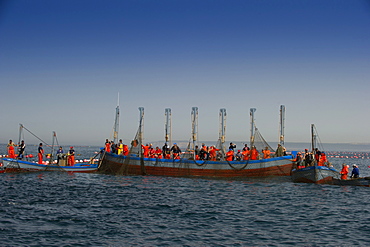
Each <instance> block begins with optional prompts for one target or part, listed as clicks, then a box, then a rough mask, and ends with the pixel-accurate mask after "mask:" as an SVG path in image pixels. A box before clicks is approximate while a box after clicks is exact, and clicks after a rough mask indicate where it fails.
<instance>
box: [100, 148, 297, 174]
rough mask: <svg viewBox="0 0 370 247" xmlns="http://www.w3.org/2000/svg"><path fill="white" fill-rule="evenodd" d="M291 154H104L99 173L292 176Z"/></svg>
mask: <svg viewBox="0 0 370 247" xmlns="http://www.w3.org/2000/svg"><path fill="white" fill-rule="evenodd" d="M291 158H292V157H291V156H284V157H277V158H271V159H264V160H250V161H229V162H227V161H201V160H188V159H179V160H176V159H175V160H173V159H155V158H140V157H128V156H122V155H116V154H112V153H105V154H103V155H102V159H101V164H100V167H99V170H98V172H101V173H106V174H115V175H153V176H171V177H206V178H243V177H266V176H289V175H290V173H291V169H292V161H291Z"/></svg>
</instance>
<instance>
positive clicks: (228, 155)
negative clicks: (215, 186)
mask: <svg viewBox="0 0 370 247" xmlns="http://www.w3.org/2000/svg"><path fill="white" fill-rule="evenodd" d="M225 159H226V161H233V160H234V150H233V149H232V148H229V151H228V152H227V153H226V155H225Z"/></svg>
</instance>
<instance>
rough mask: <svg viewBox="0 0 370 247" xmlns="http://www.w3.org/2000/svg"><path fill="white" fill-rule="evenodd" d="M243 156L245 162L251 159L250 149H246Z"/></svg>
mask: <svg viewBox="0 0 370 247" xmlns="http://www.w3.org/2000/svg"><path fill="white" fill-rule="evenodd" d="M242 156H243V160H249V158H250V150H249V147H247V148H246V149H243V152H242Z"/></svg>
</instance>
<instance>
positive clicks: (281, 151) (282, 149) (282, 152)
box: [275, 143, 284, 157]
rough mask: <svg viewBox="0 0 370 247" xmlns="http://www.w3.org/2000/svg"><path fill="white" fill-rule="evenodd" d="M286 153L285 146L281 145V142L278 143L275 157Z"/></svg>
mask: <svg viewBox="0 0 370 247" xmlns="http://www.w3.org/2000/svg"><path fill="white" fill-rule="evenodd" d="M283 155H284V148H283V146H281V144H280V143H279V144H278V147H277V149H276V152H275V157H281V156H283Z"/></svg>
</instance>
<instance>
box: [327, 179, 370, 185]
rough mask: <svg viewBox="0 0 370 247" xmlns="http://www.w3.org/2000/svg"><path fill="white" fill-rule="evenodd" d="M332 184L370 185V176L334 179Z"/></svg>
mask: <svg viewBox="0 0 370 247" xmlns="http://www.w3.org/2000/svg"><path fill="white" fill-rule="evenodd" d="M330 184H333V185H342V186H363V187H370V177H363V178H353V179H348V180H341V179H333V180H332V181H331V183H330Z"/></svg>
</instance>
